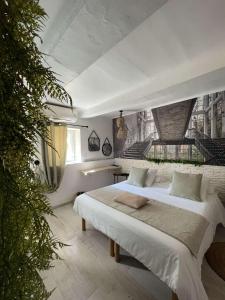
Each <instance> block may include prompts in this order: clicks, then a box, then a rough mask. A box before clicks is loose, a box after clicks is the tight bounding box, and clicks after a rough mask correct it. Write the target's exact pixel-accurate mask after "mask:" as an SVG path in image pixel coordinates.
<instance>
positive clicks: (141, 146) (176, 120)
mask: <svg viewBox="0 0 225 300" xmlns="http://www.w3.org/2000/svg"><path fill="white" fill-rule="evenodd" d="M113 139H114V153H115V157H121V158H128V159H149V160H162V161H163V160H174V161H185V162H187V161H190V162H192V163H195V162H196V163H199V164H201V163H204V164H208V165H219V166H225V92H218V93H214V94H209V95H205V96H203V97H199V98H194V99H189V100H185V101H182V102H178V103H174V104H171V105H166V106H162V107H158V108H154V109H152V110H145V111H142V112H138V113H134V114H131V115H126V116H123V115H122V113H121V114H120V117H119V118H116V119H114V120H113Z"/></svg>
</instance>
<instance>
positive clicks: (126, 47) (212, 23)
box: [40, 0, 225, 117]
mask: <svg viewBox="0 0 225 300" xmlns="http://www.w3.org/2000/svg"><path fill="white" fill-rule="evenodd" d="M53 2H54V3H53ZM40 3H41V4H42V5H43V6H44V8H45V9H46V11H47V13H48V14H49V20H48V22H47V26H46V30H45V31H44V32H43V40H44V42H43V44H42V46H41V47H42V50H43V51H44V52H46V53H47V54H49V58H48V59H47V61H48V63H49V65H50V66H52V68H53V70H55V71H56V72H57V73H59V74H61V76H59V78H60V79H61V80H62V81H63V82H64V85H65V88H66V89H67V91H68V92H69V93H70V94H71V96H72V98H73V103H74V106H76V107H78V108H79V110H80V114H81V116H83V117H92V116H96V115H101V114H106V113H107V114H108V113H111V112H115V111H117V110H120V109H142V108H145V107H148V108H150V107H152V108H153V107H157V106H161V105H164V104H169V103H172V102H176V101H181V100H185V99H188V98H193V97H195V96H199V95H202V94H204V93H208V92H214V91H218V90H222V89H225V1H224V0H213V1H212V0H169V1H166V0H86V1H85V0H64V1H63V0H55V1H52V0H42V1H40Z"/></svg>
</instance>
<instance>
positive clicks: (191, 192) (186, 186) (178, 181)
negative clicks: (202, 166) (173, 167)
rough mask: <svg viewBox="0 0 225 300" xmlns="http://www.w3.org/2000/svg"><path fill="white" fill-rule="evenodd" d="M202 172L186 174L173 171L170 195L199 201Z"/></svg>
mask: <svg viewBox="0 0 225 300" xmlns="http://www.w3.org/2000/svg"><path fill="white" fill-rule="evenodd" d="M201 182H202V174H186V173H180V172H176V171H174V173H173V180H172V184H171V191H170V195H173V196H177V197H182V198H187V199H191V200H195V201H201V197H200V190H201Z"/></svg>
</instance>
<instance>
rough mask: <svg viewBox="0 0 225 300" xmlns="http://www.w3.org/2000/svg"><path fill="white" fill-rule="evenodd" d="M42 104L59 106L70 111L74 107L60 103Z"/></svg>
mask: <svg viewBox="0 0 225 300" xmlns="http://www.w3.org/2000/svg"><path fill="white" fill-rule="evenodd" d="M44 104H48V105H52V106H59V107H63V108H70V109H73V108H75V107H73V106H70V105H65V104H61V103H54V102H49V101H46V102H44Z"/></svg>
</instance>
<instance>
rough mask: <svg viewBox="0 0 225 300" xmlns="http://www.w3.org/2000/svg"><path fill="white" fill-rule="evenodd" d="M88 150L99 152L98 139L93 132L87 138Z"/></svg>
mask: <svg viewBox="0 0 225 300" xmlns="http://www.w3.org/2000/svg"><path fill="white" fill-rule="evenodd" d="M88 150H89V151H99V150H100V138H99V137H98V135H97V133H96V132H95V131H94V130H93V131H92V132H91V134H90V135H89V138H88Z"/></svg>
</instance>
